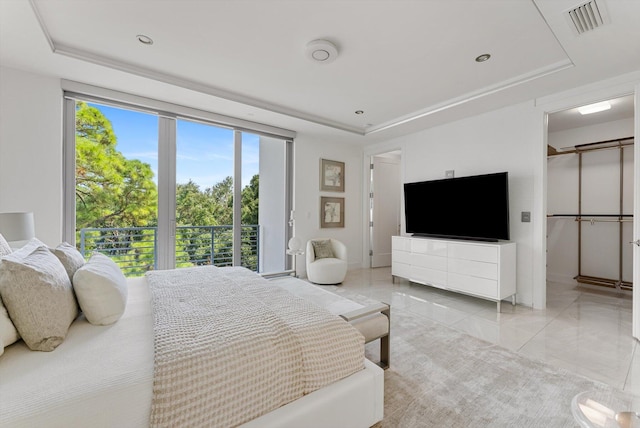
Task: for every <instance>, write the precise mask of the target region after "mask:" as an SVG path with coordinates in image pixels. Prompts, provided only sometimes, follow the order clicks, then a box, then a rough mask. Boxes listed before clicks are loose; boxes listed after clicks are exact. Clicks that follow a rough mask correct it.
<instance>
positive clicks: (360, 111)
mask: <svg viewBox="0 0 640 428" xmlns="http://www.w3.org/2000/svg"><path fill="white" fill-rule="evenodd" d="M356 114H364V111H363V110H356Z"/></svg>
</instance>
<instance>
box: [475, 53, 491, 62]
mask: <svg viewBox="0 0 640 428" xmlns="http://www.w3.org/2000/svg"><path fill="white" fill-rule="evenodd" d="M489 58H491V55H489V54H482V55H478V56H477V57H476V62H485V61H487V60H489Z"/></svg>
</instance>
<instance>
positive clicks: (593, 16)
mask: <svg viewBox="0 0 640 428" xmlns="http://www.w3.org/2000/svg"><path fill="white" fill-rule="evenodd" d="M565 17H566V19H567V22H568V23H569V26H570V27H571V29H572V30H573V33H574V34H575V35H577V36H579V35H580V34H583V33H586V32H587V31H592V30H595V29H596V28H599V27H602V26H603V25H604V24H608V23H610V22H611V21H610V20H609V13H608V12H607V8H606V7H605V4H604V0H597V1H596V0H591V1H588V2H586V3H583V4H580V5H578V6H574V7H572V8H571V9H569V10H567V11H566V12H565Z"/></svg>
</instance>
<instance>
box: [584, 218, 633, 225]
mask: <svg viewBox="0 0 640 428" xmlns="http://www.w3.org/2000/svg"><path fill="white" fill-rule="evenodd" d="M575 221H586V222H589V223H591V224H593V223H622V222H625V221H633V219H632V218H619V219H615V220H600V219H596V218H576V219H575Z"/></svg>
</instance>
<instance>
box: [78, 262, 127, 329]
mask: <svg viewBox="0 0 640 428" xmlns="http://www.w3.org/2000/svg"><path fill="white" fill-rule="evenodd" d="M73 288H74V290H75V291H76V296H78V303H80V309H82V312H84V316H85V317H86V318H87V321H89V322H90V323H91V324H95V325H109V324H113V323H114V322H116V321H118V320H119V319H120V317H121V316H122V314H123V313H124V309H125V307H126V305H127V279H126V278H125V277H124V274H123V273H122V271H121V270H120V268H119V267H118V265H117V264H116V263H115V262H114V261H113V260H111V259H110V258H109V257H107V256H105V255H104V254H100V253H94V254H93V255H92V256H91V258H90V259H89V261H88V262H87V263H85V265H84V266H82V267H81V268H80V269H78V270H77V272H76V274H75V275H74V276H73Z"/></svg>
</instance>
